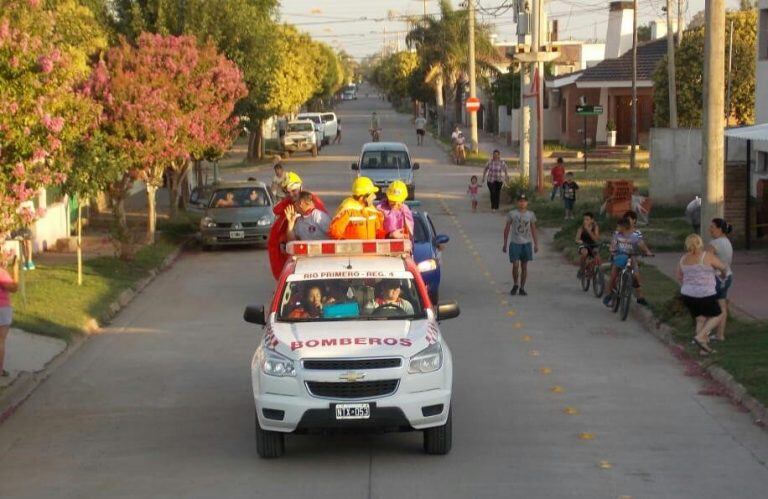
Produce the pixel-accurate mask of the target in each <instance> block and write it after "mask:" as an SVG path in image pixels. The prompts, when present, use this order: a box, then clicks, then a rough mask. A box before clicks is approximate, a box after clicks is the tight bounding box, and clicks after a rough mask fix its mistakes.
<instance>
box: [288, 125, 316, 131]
mask: <svg viewBox="0 0 768 499" xmlns="http://www.w3.org/2000/svg"><path fill="white" fill-rule="evenodd" d="M288 131H289V132H311V131H312V123H289V124H288Z"/></svg>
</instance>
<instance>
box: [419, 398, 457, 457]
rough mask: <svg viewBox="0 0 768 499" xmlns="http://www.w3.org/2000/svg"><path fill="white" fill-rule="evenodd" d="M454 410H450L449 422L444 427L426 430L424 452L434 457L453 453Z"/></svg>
mask: <svg viewBox="0 0 768 499" xmlns="http://www.w3.org/2000/svg"><path fill="white" fill-rule="evenodd" d="M452 412H453V409H448V420H447V421H446V422H445V424H444V425H443V426H436V427H434V428H427V429H426V430H424V452H426V453H427V454H433V455H439V456H442V455H445V454H448V453H449V452H451V445H452V444H453V423H452V421H451V420H452V419H453V417H452Z"/></svg>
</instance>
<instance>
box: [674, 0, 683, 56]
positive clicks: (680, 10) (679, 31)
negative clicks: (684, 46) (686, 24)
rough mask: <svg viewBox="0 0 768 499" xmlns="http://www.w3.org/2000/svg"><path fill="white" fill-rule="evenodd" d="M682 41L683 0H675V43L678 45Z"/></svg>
mask: <svg viewBox="0 0 768 499" xmlns="http://www.w3.org/2000/svg"><path fill="white" fill-rule="evenodd" d="M681 43H683V0H677V37H676V39H675V45H676V46H677V47H680V44H681Z"/></svg>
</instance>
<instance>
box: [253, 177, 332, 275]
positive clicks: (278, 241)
mask: <svg viewBox="0 0 768 499" xmlns="http://www.w3.org/2000/svg"><path fill="white" fill-rule="evenodd" d="M303 187H304V183H303V182H302V180H301V177H299V175H298V174H297V173H296V172H285V174H284V175H283V182H282V189H283V191H285V194H286V197H284V198H283V199H282V200H281V201H280V202H279V203H277V204H276V205H275V207H274V208H272V211H273V213H274V214H275V222H274V223H273V224H272V228H271V229H270V231H269V237H268V239H267V250H268V253H269V265H270V268H271V270H272V276H273V277H274V278H275V279H278V278H279V277H280V273H281V272H282V271H283V267H284V266H285V262H286V261H287V260H288V255H286V254H285V253H283V250H282V245H283V243H285V242H286V241H287V239H288V234H287V232H288V219H287V218H286V213H285V210H286V209H287V208H288V207H289V206H293V207H294V209H297V210H300V208H301V207H300V206H299V204H300V199H299V197H300V196H301V193H302V190H303ZM312 201H313V203H314V206H315V209H316V210H320V211H323V212H326V213H327V212H328V210H326V208H325V205H324V204H323V201H322V200H321V199H320V198H319V197H317V196H316V195H314V194H312ZM300 213H301V212H300Z"/></svg>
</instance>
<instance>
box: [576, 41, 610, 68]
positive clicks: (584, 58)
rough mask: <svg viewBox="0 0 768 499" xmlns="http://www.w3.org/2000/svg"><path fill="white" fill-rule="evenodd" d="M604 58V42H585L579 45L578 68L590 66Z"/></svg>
mask: <svg viewBox="0 0 768 499" xmlns="http://www.w3.org/2000/svg"><path fill="white" fill-rule="evenodd" d="M604 58H605V44H604V43H585V44H584V45H582V46H581V67H580V68H579V69H587V68H591V67H592V66H594V65H595V64H598V63H600V62H602V61H603V59H604Z"/></svg>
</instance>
